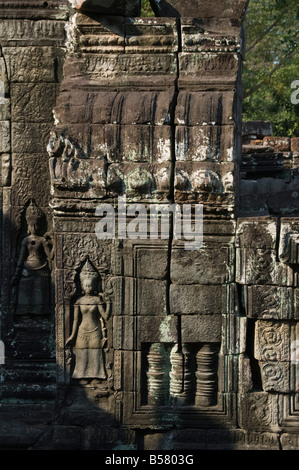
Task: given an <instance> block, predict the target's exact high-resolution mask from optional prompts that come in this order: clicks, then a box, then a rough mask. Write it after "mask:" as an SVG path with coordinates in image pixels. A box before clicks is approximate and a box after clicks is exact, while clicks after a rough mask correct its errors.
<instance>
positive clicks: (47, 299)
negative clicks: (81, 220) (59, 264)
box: [12, 200, 53, 316]
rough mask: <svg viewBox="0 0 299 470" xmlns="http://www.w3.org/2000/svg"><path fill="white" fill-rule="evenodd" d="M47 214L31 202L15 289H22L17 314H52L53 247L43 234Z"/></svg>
mask: <svg viewBox="0 0 299 470" xmlns="http://www.w3.org/2000/svg"><path fill="white" fill-rule="evenodd" d="M42 218H43V213H42V211H41V210H40V209H39V207H38V206H37V205H36V204H35V202H34V201H32V200H31V202H30V204H29V206H28V207H27V210H26V222H27V232H28V235H27V236H26V237H25V238H23V240H22V242H21V250H20V255H19V259H18V262H17V267H16V271H15V274H14V277H13V279H12V286H17V287H18V294H17V306H16V310H15V314H16V315H26V316H34V315H48V314H50V313H51V312H50V305H51V269H52V252H53V249H52V246H51V243H50V241H49V240H48V239H47V237H45V236H43V235H41V222H42Z"/></svg>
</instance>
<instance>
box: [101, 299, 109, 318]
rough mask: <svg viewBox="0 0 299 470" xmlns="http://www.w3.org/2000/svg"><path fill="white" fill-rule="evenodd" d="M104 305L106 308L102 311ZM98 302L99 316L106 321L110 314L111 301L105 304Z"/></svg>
mask: <svg viewBox="0 0 299 470" xmlns="http://www.w3.org/2000/svg"><path fill="white" fill-rule="evenodd" d="M105 304H106V308H105V309H104V307H103V305H105ZM105 304H104V302H103V301H102V300H100V302H99V312H100V315H101V316H102V318H103V319H104V320H105V321H107V320H108V318H109V317H110V314H111V300H107V301H106V302H105Z"/></svg>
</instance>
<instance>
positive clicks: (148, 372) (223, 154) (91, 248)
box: [0, 0, 299, 450]
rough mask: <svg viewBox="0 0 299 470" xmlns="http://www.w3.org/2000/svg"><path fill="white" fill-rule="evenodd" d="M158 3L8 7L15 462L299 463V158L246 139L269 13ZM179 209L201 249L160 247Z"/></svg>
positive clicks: (6, 328)
mask: <svg viewBox="0 0 299 470" xmlns="http://www.w3.org/2000/svg"><path fill="white" fill-rule="evenodd" d="M151 4H152V8H153V11H154V12H155V15H156V17H153V18H141V17H140V4H139V1H138V0H131V1H130V0H123V1H120V0H102V1H101V0H73V1H67V0H53V1H51V2H50V1H49V2H43V1H40V0H27V1H18V0H6V1H5V2H4V1H3V2H1V1H0V24H1V28H0V85H1V86H0V90H2V92H1V96H0V99H1V105H0V113H1V114H0V115H1V129H0V132H1V139H0V157H1V166H0V167H1V193H0V194H1V203H2V218H1V242H2V243H1V250H2V253H1V257H2V264H1V318H0V321H1V324H0V326H1V343H0V344H1V349H0V353H1V354H2V356H1V355H0V359H1V360H0V363H1V366H0V367H1V391H0V448H2V449H8V448H14V449H22V448H24V449H51V450H55V449H69V450H77V449H78V450H90V449H118V448H122V449H124V448H126V449H136V450H138V449H147V450H154V449H165V450H172V449H194V450H197V449H198V450H201V449H204V450H206V449H209V450H210V449H231V450H238V449H250V450H256V449H267V450H268V449H275V450H276V449H298V448H299V442H298V439H299V401H298V377H297V371H298V360H297V359H296V353H297V349H296V345H297V344H298V341H299V338H298V339H297V332H298V335H299V330H298V326H297V323H298V318H299V313H298V312H299V310H298V305H299V303H298V302H297V290H296V288H297V284H298V279H297V273H298V264H299V255H298V250H297V246H298V240H299V218H298V217H299V213H298V205H297V204H296V201H297V199H298V193H297V187H298V186H297V182H299V181H298V169H297V164H296V162H297V158H296V157H297V154H296V149H295V150H294V151H291V150H292V149H291V147H288V149H287V150H286V148H285V147H284V148H283V149H281V148H276V147H275V146H276V145H278V144H277V141H276V142H274V140H275V139H274V140H273V139H272V140H271V139H269V133H270V132H269V129H268V130H267V123H260V124H261V126H264V127H265V126H266V130H265V129H264V128H263V129H261V130H257V127H254V128H252V123H244V125H243V132H242V94H241V78H242V60H243V58H244V44H245V32H244V29H243V20H244V15H245V12H246V7H247V1H246V0H224V1H223V2H221V4H219V2H216V1H211V2H206V1H204V0H193V1H191V0H190V1H185V2H180V1H176V0H170V1H168V2H166V1H164V0H160V1H158V0H152V1H151ZM268 127H269V126H268ZM242 134H243V139H244V140H243V148H242ZM270 134H271V133H270ZM253 136H254V137H253ZM253 138H254V139H255V140H256V142H254V145H253ZM267 138H268V140H267ZM262 139H265V140H262ZM293 144H294V146H296V142H295V141H294V143H293ZM294 148H295V147H294ZM165 207H175V209H176V210H177V211H178V212H179V213H180V214H184V211H185V213H187V209H188V208H190V207H191V208H193V209H192V210H193V212H192V213H191V215H190V220H189V221H190V227H189V229H190V231H191V234H190V231H189V232H185V231H184V232H183V237H179V236H177V235H178V233H177V232H175V230H173V228H174V225H175V224H176V220H177V219H176V217H175V215H176V213H175V212H173V217H172V218H171V217H170V223H169V224H168V225H167V224H166V225H163V224H162V222H163V220H164V222H165V219H163V217H162V216H161V218H160V222H159V223H158V225H157V227H158V231H157V232H155V233H154V235H156V236H153V237H149V236H148V233H149V231H148V229H149V226H150V221H151V218H150V217H149V216H148V215H149V214H151V213H152V212H151V211H156V210H157V211H162V210H163V208H165ZM196 207H202V208H203V216H202V218H201V221H202V223H203V238H202V244H201V246H200V247H195V246H192V235H193V234H194V233H195V232H194V230H195V229H196V228H197V222H198V217H197V216H198V214H197V212H196V210H195V208H196ZM194 211H195V212H194ZM136 214H138V218H137V217H136ZM137 220H138V229H139V231H138V232H137V222H136V221H137ZM112 229H113V233H114V236H113V237H112V236H111V233H112V232H111V230H112ZM129 229H132V233H133V232H134V234H135V235H134V236H131V237H128V236H127V232H126V230H129ZM105 231H106V232H105ZM100 234H101V236H100ZM188 243H189V245H188ZM188 246H189V248H187V247H188ZM190 246H192V248H193V249H190ZM194 248H195V249H194ZM297 304H298V305H297ZM3 349H4V351H3ZM1 351H2V352H1Z"/></svg>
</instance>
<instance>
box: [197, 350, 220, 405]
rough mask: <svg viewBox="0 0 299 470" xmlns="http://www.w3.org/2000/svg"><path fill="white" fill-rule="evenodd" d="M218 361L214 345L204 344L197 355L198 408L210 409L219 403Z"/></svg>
mask: <svg viewBox="0 0 299 470" xmlns="http://www.w3.org/2000/svg"><path fill="white" fill-rule="evenodd" d="M217 359H218V352H217V349H216V346H215V345H214V344H213V343H207V344H204V345H203V346H202V347H201V348H200V350H199V351H198V353H197V355H196V365H197V370H196V373H195V376H196V394H195V405H197V406H203V407H208V406H213V405H215V404H216V403H217Z"/></svg>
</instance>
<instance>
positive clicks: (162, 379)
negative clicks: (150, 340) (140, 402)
mask: <svg viewBox="0 0 299 470" xmlns="http://www.w3.org/2000/svg"><path fill="white" fill-rule="evenodd" d="M147 359H148V372H147V380H148V404H149V405H150V406H153V407H154V408H156V407H159V406H163V405H166V404H167V400H168V393H169V377H168V374H169V372H168V369H169V358H168V354H167V352H166V350H165V346H164V345H163V344H161V343H154V344H152V345H151V346H150V349H149V353H148V358H147Z"/></svg>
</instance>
